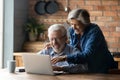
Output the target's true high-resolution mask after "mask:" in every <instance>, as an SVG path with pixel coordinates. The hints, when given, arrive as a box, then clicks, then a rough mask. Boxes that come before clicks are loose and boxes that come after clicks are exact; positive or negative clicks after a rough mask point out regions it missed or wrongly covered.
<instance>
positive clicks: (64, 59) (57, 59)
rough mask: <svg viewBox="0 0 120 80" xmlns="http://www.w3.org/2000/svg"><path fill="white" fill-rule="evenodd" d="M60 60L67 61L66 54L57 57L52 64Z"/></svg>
mask: <svg viewBox="0 0 120 80" xmlns="http://www.w3.org/2000/svg"><path fill="white" fill-rule="evenodd" d="M60 61H66V56H59V57H55V58H53V59H52V60H51V62H52V64H55V63H57V62H60Z"/></svg>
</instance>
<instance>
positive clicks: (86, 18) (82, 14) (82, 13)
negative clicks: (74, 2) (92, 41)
mask: <svg viewBox="0 0 120 80" xmlns="http://www.w3.org/2000/svg"><path fill="white" fill-rule="evenodd" d="M70 19H76V20H78V21H80V22H82V23H83V24H84V25H88V24H89V23H90V14H89V13H88V11H87V10H85V9H74V10H72V11H71V12H70V13H69V14H68V21H69V20H70Z"/></svg>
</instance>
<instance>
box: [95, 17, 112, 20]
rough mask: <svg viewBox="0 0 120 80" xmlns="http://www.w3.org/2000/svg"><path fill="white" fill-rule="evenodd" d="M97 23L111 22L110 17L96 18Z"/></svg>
mask: <svg viewBox="0 0 120 80" xmlns="http://www.w3.org/2000/svg"><path fill="white" fill-rule="evenodd" d="M96 20H97V21H112V18H111V17H105V16H101V17H96Z"/></svg>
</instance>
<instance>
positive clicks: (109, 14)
mask: <svg viewBox="0 0 120 80" xmlns="http://www.w3.org/2000/svg"><path fill="white" fill-rule="evenodd" d="M103 16H117V12H116V11H103Z"/></svg>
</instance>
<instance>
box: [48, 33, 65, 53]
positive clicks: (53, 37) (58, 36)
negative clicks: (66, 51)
mask: <svg viewBox="0 0 120 80" xmlns="http://www.w3.org/2000/svg"><path fill="white" fill-rule="evenodd" d="M49 40H50V44H51V46H52V48H53V49H54V51H55V52H57V53H60V52H62V50H63V48H64V47H65V43H66V36H65V35H64V36H63V35H62V33H61V32H60V31H54V32H50V34H49Z"/></svg>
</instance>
